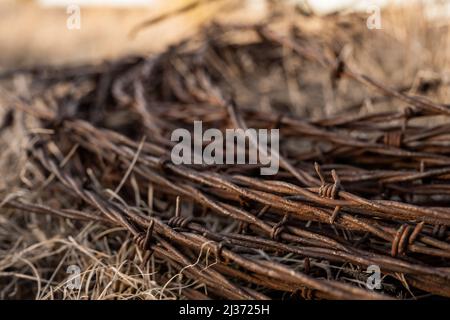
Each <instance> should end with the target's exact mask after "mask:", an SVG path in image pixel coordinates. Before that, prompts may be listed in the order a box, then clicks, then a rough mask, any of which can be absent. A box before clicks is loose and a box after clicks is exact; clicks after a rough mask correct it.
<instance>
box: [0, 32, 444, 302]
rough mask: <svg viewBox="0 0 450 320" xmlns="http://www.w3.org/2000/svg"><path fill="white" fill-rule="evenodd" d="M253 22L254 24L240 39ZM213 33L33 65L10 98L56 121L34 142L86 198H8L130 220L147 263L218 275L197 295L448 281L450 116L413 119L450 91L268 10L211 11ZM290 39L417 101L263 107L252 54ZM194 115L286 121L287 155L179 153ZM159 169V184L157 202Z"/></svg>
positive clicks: (277, 52)
mask: <svg viewBox="0 0 450 320" xmlns="http://www.w3.org/2000/svg"><path fill="white" fill-rule="evenodd" d="M244 32H248V33H251V34H252V35H253V36H256V40H253V41H251V42H248V43H235V42H233V41H230V40H229V37H230V35H233V34H235V33H244ZM202 40H203V41H200V44H198V43H199V41H198V39H194V40H192V41H191V42H192V43H191V42H190V41H189V40H187V41H184V42H182V43H180V44H179V45H175V46H173V47H171V48H170V49H168V50H167V51H166V52H163V53H161V54H159V55H154V56H151V57H147V58H135V59H124V60H118V61H116V62H113V63H110V64H109V65H104V66H102V67H99V66H93V67H92V69H89V68H88V67H86V66H83V67H82V68H83V69H82V70H80V72H77V71H76V69H74V68H71V69H67V70H64V69H61V70H60V72H59V73H56V72H52V73H50V74H49V73H46V74H45V76H42V75H40V72H39V71H38V70H33V72H32V73H31V74H28V76H29V77H31V79H32V81H31V84H30V87H29V90H30V97H29V98H27V99H21V98H14V99H13V100H12V101H11V105H12V108H13V110H15V112H26V113H28V114H30V115H31V116H33V117H34V118H36V119H38V120H39V121H40V123H41V125H42V127H43V128H46V129H49V130H51V131H52V134H51V135H48V134H47V135H46V134H39V133H35V132H34V133H32V132H30V137H31V138H32V139H31V140H32V141H33V143H32V144H30V146H29V148H28V152H29V158H30V160H31V161H33V163H34V164H35V165H37V166H39V167H40V170H42V172H43V173H44V174H47V175H49V174H52V175H54V176H55V179H54V180H52V181H51V182H50V185H51V187H52V190H59V191H60V192H64V193H67V192H68V193H69V195H70V197H72V198H73V199H81V200H82V201H83V203H84V206H85V207H84V208H83V209H82V210H81V209H79V208H77V210H75V209H73V208H70V206H69V207H65V206H64V205H63V206H62V208H60V209H54V208H51V207H50V206H46V205H38V204H35V203H29V202H26V199H13V200H8V201H5V203H4V206H6V207H9V208H14V209H18V210H26V211H30V212H34V213H40V214H53V215H58V216H61V217H64V218H69V219H80V220H92V221H98V222H100V223H109V224H112V225H117V226H121V227H123V228H125V229H126V230H127V231H128V232H129V233H130V235H131V238H132V239H133V240H134V241H135V243H136V246H137V247H138V248H139V250H142V251H147V252H148V254H147V256H146V257H145V259H144V261H143V262H144V263H146V261H147V260H148V257H149V256H150V255H153V256H155V257H156V258H157V259H158V263H160V264H162V265H163V264H166V265H168V266H170V267H171V268H173V269H175V270H177V271H179V272H180V274H182V275H183V277H187V278H189V279H190V280H192V281H197V282H200V283H202V284H204V285H205V286H206V287H207V292H208V294H205V292H203V291H201V290H200V289H193V288H187V289H186V295H187V296H189V297H194V298H199V297H201V298H206V297H212V298H216V297H217V298H229V299H267V298H278V297H280V293H285V292H289V293H291V294H292V295H293V296H298V297H300V298H303V299H313V298H321V299H384V298H397V297H404V296H405V295H409V293H410V292H412V291H411V290H413V291H414V293H417V294H420V293H423V292H427V293H432V294H435V295H441V296H446V297H450V268H449V267H450V265H449V261H450V260H449V259H450V242H449V239H450V233H449V231H448V226H450V207H449V205H448V204H449V203H448V199H449V196H450V185H449V182H448V181H449V180H450V166H449V165H450V143H449V141H450V126H449V125H448V124H446V123H445V122H444V123H440V124H433V123H431V124H430V123H427V124H421V122H420V121H418V122H414V124H412V121H411V120H423V119H425V118H427V117H431V116H441V117H445V119H447V118H448V116H449V115H450V107H449V106H446V105H443V104H438V103H434V102H431V101H429V100H428V99H424V98H419V97H417V96H413V95H410V94H408V93H405V90H403V89H402V90H397V89H393V88H391V87H388V86H386V85H384V84H383V83H382V82H380V81H378V80H376V79H373V78H372V77H369V76H367V75H364V74H362V73H360V72H358V71H355V69H354V67H350V66H349V65H347V64H346V63H345V61H343V60H341V59H334V58H330V56H329V55H326V54H325V52H327V50H326V47H321V46H320V45H312V44H311V42H309V41H305V40H304V39H303V38H299V37H296V36H295V34H289V35H281V34H279V33H277V32H276V31H274V30H272V29H271V28H270V26H267V25H264V26H260V25H256V26H232V27H230V26H220V25H213V26H212V27H211V28H208V30H206V31H205V32H204V34H203V38H202ZM322 45H323V44H322ZM283 48H289V49H290V50H292V51H293V52H294V54H295V55H296V56H297V57H298V58H299V59H305V60H308V61H311V63H314V64H316V65H317V66H319V67H320V68H322V69H323V70H324V72H329V73H330V74H332V75H334V76H333V77H334V78H335V81H342V78H350V79H352V81H355V82H358V83H360V84H361V85H362V86H366V87H370V88H375V89H377V90H378V91H379V93H380V94H381V95H382V96H383V97H384V98H385V99H386V100H387V101H389V102H391V103H392V104H394V102H395V101H396V100H399V101H402V102H403V103H405V104H406V105H407V107H405V108H404V109H403V110H393V111H389V112H375V113H369V114H364V115H355V114H354V113H348V114H346V113H339V114H337V115H334V116H329V117H327V118H322V119H318V120H317V119H316V120H308V119H305V118H304V117H302V118H300V117H298V116H296V115H295V114H293V113H291V112H282V111H279V110H275V109H272V110H270V111H267V110H259V109H257V108H255V107H252V106H251V103H249V101H253V100H252V99H254V98H255V97H254V95H252V94H248V96H246V97H244V96H241V94H242V92H243V91H245V90H244V88H245V87H246V86H247V85H248V83H246V82H245V81H244V79H246V78H247V77H249V76H250V75H252V73H253V72H254V69H252V68H251V67H249V65H257V66H261V65H264V63H263V62H264V61H265V62H268V61H270V63H271V65H272V67H273V68H279V69H280V70H282V69H283V68H284V66H283V53H282V51H283V50H282V49H283ZM246 64H247V68H248V69H249V70H250V71H248V70H246V67H245V65H246ZM262 69H264V68H262ZM251 70H253V71H251ZM53 73H54V74H53ZM13 74H14V73H13ZM21 74H23V72H21ZM25 74H27V73H26V72H25ZM52 74H53V75H52ZM337 74H338V75H339V76H337ZM104 77H108V79H109V80H108V81H107V85H105V82H102V79H104ZM252 79H253V80H252V81H256V82H258V81H260V80H261V79H259V78H258V76H256V75H252ZM58 88H60V89H58ZM86 88H87V89H86ZM83 90H85V91H83ZM361 90H363V89H361ZM61 92H62V93H61ZM242 95H244V94H242ZM99 97H100V98H99ZM99 99H100V100H99ZM43 101H46V102H47V103H44V106H45V107H44V108H43V107H42V105H43V104H42V102H43ZM98 109H101V112H102V114H101V115H99V114H95V113H96V112H97V111H98V112H100V110H98ZM196 120H200V121H203V124H204V125H205V126H208V127H215V128H219V129H221V130H224V129H226V128H241V129H245V128H266V129H270V128H274V127H277V128H279V129H280V132H281V141H280V155H279V156H280V166H281V168H282V170H280V172H279V173H278V174H277V175H275V176H274V177H271V178H267V177H264V176H258V175H257V174H256V173H255V172H256V171H255V168H258V165H256V166H238V165H211V166H206V165H175V164H173V163H172V162H171V161H170V150H171V147H172V146H173V145H174V144H173V142H172V141H171V140H170V133H171V132H172V131H173V130H174V129H176V128H187V129H188V130H191V125H192V123H193V121H196ZM143 136H144V137H145V139H142V137H143ZM73 145H78V146H79V147H78V148H77V149H76V151H75V152H73V154H72V155H71V157H70V159H69V160H68V161H67V162H66V163H65V166H64V167H62V166H60V165H59V164H60V159H58V156H57V155H56V154H55V148H58V150H60V153H62V154H67V153H68V152H69V150H70V149H71V148H72V146H73ZM293 145H294V146H295V147H293ZM55 146H56V147H55ZM298 150H301V152H300V151H298ZM87 169H89V170H91V172H92V173H93V174H91V175H89V174H87ZM131 172H132V173H133V177H134V179H135V181H134V182H132V181H131V179H128V177H129V173H131ZM329 181H332V182H329ZM37 183H38V184H39V182H37ZM149 185H151V186H153V187H154V189H153V190H155V191H154V193H152V197H151V201H150V202H151V203H145V201H143V200H142V199H145V197H146V195H145V190H147V188H148V186H149ZM117 186H121V188H118V189H116V187H117ZM47 187H49V186H47ZM112 190H117V192H113V191H112ZM136 193H138V194H139V197H135V196H133V194H136ZM111 194H112V195H113V196H111ZM136 199H141V200H140V202H139V200H136ZM184 201H186V202H188V203H189V204H191V205H190V208H187V206H186V207H184V206H183V203H184ZM66 203H67V204H68V203H69V202H67V201H66ZM325 262H326V263H325ZM325 264H326V265H327V266H325ZM346 264H351V265H353V266H356V267H357V268H358V270H359V274H360V275H362V278H364V269H365V268H366V267H367V266H370V265H378V266H379V267H380V269H381V270H382V272H383V274H384V275H385V276H387V279H388V280H389V281H391V282H392V283H394V284H395V286H394V287H395V288H396V289H394V292H389V293H388V292H384V293H381V292H378V293H377V292H372V291H369V290H367V289H365V287H364V286H362V287H360V286H358V285H357V284H355V283H357V282H356V281H355V283H352V282H349V281H345V280H342V279H340V278H339V271H338V270H340V269H342V268H343V267H342V266H343V265H346ZM331 268H333V269H332V270H331ZM330 270H331V271H330ZM333 271H336V272H333ZM333 273H334V274H333ZM161 279H166V277H165V276H164V275H161ZM405 281H406V283H407V285H408V286H409V288H407V289H403V286H404V283H405Z"/></svg>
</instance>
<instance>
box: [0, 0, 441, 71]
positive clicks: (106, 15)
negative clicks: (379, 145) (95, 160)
mask: <svg viewBox="0 0 450 320" xmlns="http://www.w3.org/2000/svg"><path fill="white" fill-rule="evenodd" d="M276 2H278V3H279V2H283V3H286V4H289V5H294V6H298V7H301V8H303V9H304V10H308V11H311V12H314V13H315V14H318V15H325V14H332V13H334V12H336V11H339V12H348V11H351V10H359V11H362V12H366V11H367V10H368V8H370V7H371V6H373V5H376V6H380V7H387V6H389V5H394V4H395V5H398V4H402V5H405V4H406V5H408V6H410V5H411V3H413V2H415V1H399V0H397V1H388V0H372V1H370V0H326V1H323V0H309V1H305V0H279V1H275V0H272V1H267V0H243V1H235V0H212V1H211V0H209V1H195V0H1V1H0V43H1V48H2V54H1V55H0V69H10V68H15V67H21V66H29V65H34V64H62V63H80V62H87V61H89V62H95V61H98V60H103V59H111V58H115V57H118V56H121V55H124V54H134V53H148V52H152V51H158V50H161V49H164V48H165V47H166V46H167V45H168V44H170V43H174V42H176V41H177V40H179V39H180V38H183V37H187V36H189V35H191V34H193V33H194V32H195V31H196V30H197V29H198V27H199V26H200V25H202V24H204V23H206V22H209V21H211V20H212V19H214V20H219V21H220V20H225V21H227V22H233V21H245V22H252V21H258V20H259V19H261V18H262V17H264V16H266V15H267V14H269V13H271V10H272V9H271V3H272V4H273V3H276ZM442 2H443V1H436V0H424V1H422V3H424V4H425V5H424V6H423V8H425V9H426V10H427V14H428V15H432V16H433V15H434V16H439V17H440V18H442V17H446V19H448V17H449V15H448V13H449V12H450V4H449V3H448V1H447V2H445V1H444V3H442ZM195 3H200V5H198V6H196V7H193V8H192V9H191V10H189V11H187V12H185V13H183V14H179V15H176V16H174V17H173V18H170V19H165V20H164V21H162V22H161V23H158V24H156V25H154V26H152V27H151V28H145V29H143V30H142V31H141V32H139V33H138V34H137V35H136V36H132V35H130V32H131V31H132V30H133V28H134V27H136V26H137V25H139V23H141V22H142V21H145V20H147V19H151V18H153V17H156V16H158V15H161V14H164V13H167V12H171V11H176V10H178V9H180V8H183V7H186V6H189V5H193V4H195ZM71 4H72V5H73V4H75V5H79V6H80V10H81V28H80V29H79V30H69V29H68V28H67V27H66V22H67V19H68V17H69V13H68V12H67V6H69V5H71ZM305 8H306V9H305ZM367 15H368V13H367Z"/></svg>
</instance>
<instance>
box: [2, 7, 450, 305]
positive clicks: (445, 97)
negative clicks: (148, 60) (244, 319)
mask: <svg viewBox="0 0 450 320" xmlns="http://www.w3.org/2000/svg"><path fill="white" fill-rule="evenodd" d="M1 6H3V8H2V11H1V14H2V15H3V17H5V18H2V19H0V20H1V21H2V22H1V23H2V24H6V25H10V24H11V23H12V21H14V24H16V25H17V26H18V28H14V30H11V29H10V30H7V32H5V31H3V32H1V33H0V42H1V43H2V44H3V45H4V47H3V48H4V49H3V50H4V52H3V53H2V56H1V57H0V59H1V60H0V65H1V66H3V67H11V66H17V65H29V64H34V63H38V64H46V63H48V62H51V63H66V62H79V61H86V60H98V59H103V58H113V57H117V56H120V55H123V54H129V53H130V52H145V51H149V50H160V49H162V48H163V47H164V46H166V45H167V44H168V43H171V42H173V41H175V40H176V39H179V37H182V36H186V35H188V34H190V33H192V32H194V31H195V28H196V27H197V26H198V21H190V22H188V21H189V19H191V18H186V17H184V18H181V19H182V20H180V22H179V23H180V24H181V25H182V26H183V27H181V28H180V27H172V28H168V25H167V24H166V23H164V24H162V25H159V26H156V27H154V28H151V29H149V30H146V31H144V32H143V33H142V34H140V35H139V37H138V38H137V39H135V40H130V39H129V38H128V37H127V35H128V31H129V30H130V29H131V28H132V27H133V26H134V25H135V22H136V21H140V20H141V19H142V18H146V17H147V14H146V13H142V12H139V11H133V10H130V11H126V12H125V13H124V12H120V13H119V12H116V11H111V10H108V11H107V12H106V11H105V10H104V9H102V10H101V12H99V11H96V10H89V12H87V13H86V16H85V17H84V21H83V29H82V30H81V31H80V33H78V34H75V33H71V32H69V31H67V30H66V29H65V28H64V26H65V15H64V13H62V12H61V11H60V10H52V11H46V12H42V11H39V12H36V10H35V9H32V8H26V9H24V8H20V10H21V11H22V10H24V11H22V12H21V13H20V15H19V16H18V10H19V8H18V7H17V6H16V5H8V4H2V5H1ZM185 19H188V20H185ZM168 23H169V22H168ZM172 23H173V21H172ZM301 23H302V24H304V25H305V26H306V27H307V28H308V29H309V32H311V33H314V32H320V33H327V34H329V36H330V37H333V36H334V30H335V28H336V26H334V25H330V24H329V23H327V21H326V20H322V19H319V18H311V19H310V20H306V22H301ZM180 24H178V25H180ZM56 25H61V26H62V27H55V26H56ZM186 25H189V28H185V26H186ZM337 27H338V28H348V29H349V31H348V34H349V38H348V39H347V40H349V39H359V41H354V40H352V42H349V44H348V46H347V49H348V53H347V52H344V53H345V54H349V55H352V56H353V59H354V62H355V63H356V64H357V65H358V66H363V68H364V71H365V72H368V73H370V74H373V75H374V76H375V77H378V78H381V79H389V82H390V83H394V84H398V85H399V86H401V85H404V84H405V82H406V83H412V82H414V81H415V83H417V86H419V85H420V83H421V79H432V78H438V79H441V80H442V81H444V85H442V86H440V87H439V89H437V90H433V89H432V90H431V91H430V92H429V93H428V94H429V96H430V97H432V98H433V100H434V101H437V102H448V101H449V100H450V74H449V73H448V71H446V70H450V68H449V67H450V48H449V46H450V33H449V32H448V28H449V26H448V25H442V24H435V23H431V22H429V21H427V20H426V19H425V18H424V16H423V15H421V13H420V11H417V10H411V11H405V10H401V11H396V10H391V11H386V12H385V13H384V14H383V28H384V29H383V30H381V31H369V30H367V29H366V28H365V21H364V20H363V19H359V18H356V17H342V23H341V24H340V25H339V26H337ZM0 30H5V28H2V27H0ZM94 31H95V32H94ZM161 34H163V35H164V36H160V35H161ZM350 35H351V37H350ZM55 39H58V40H57V41H55ZM155 39H156V40H155ZM344 40H345V39H343V41H344ZM56 42H57V44H56ZM309 76H310V77H311V78H312V79H313V78H314V75H313V74H311V75H309ZM313 80H314V79H313ZM20 81H21V80H20V79H16V84H15V88H16V90H20V87H21V85H20ZM327 85H328V84H327V83H320V82H319V83H317V86H316V87H315V88H319V89H317V90H316V92H315V93H314V92H312V91H307V92H305V91H302V90H300V92H301V94H300V95H298V94H297V95H293V96H292V97H290V99H296V101H297V102H298V105H299V110H297V112H298V113H299V114H305V113H309V114H312V115H315V114H316V115H319V114H323V113H324V112H330V113H335V112H337V111H339V110H340V108H342V107H343V101H338V102H332V99H328V98H327V97H329V95H328V92H327ZM348 85H349V83H346V82H345V81H343V82H342V83H341V88H340V90H344V91H345V90H347V91H348V92H350V93H349V95H350V94H351V95H352V97H353V99H354V101H358V94H357V93H354V92H351V91H352V90H351V88H348V87H346V86H348ZM1 107H2V105H0V112H3V110H2V108H1ZM365 108H366V110H367V109H370V108H371V105H370V103H367V104H366V106H365ZM1 116H2V117H1V118H3V116H4V114H1ZM26 121H29V120H28V119H26V118H25V116H24V118H22V119H15V125H14V126H12V127H11V128H10V129H8V130H4V131H2V132H1V135H0V152H1V154H2V156H1V158H0V175H1V176H2V179H0V199H3V198H4V197H7V196H14V194H16V193H20V192H21V189H20V188H21V186H23V185H27V178H26V177H25V176H24V175H23V174H22V173H23V172H24V168H27V170H28V171H29V172H33V168H31V167H30V166H31V165H30V164H29V163H26V162H25V161H24V159H25V157H24V148H23V146H24V145H25V144H26V143H30V141H27V140H26V137H24V136H23V130H21V126H22V125H23V123H24V122H26ZM39 192H40V190H36V192H35V193H34V194H32V195H28V197H30V199H32V200H33V201H36V202H39V201H40V197H41V196H42V195H41V194H40V193H39ZM46 197H48V195H46ZM141 262H142V254H141V252H140V250H139V249H137V248H136V246H135V245H134V244H133V243H131V242H130V241H129V240H128V238H127V234H126V233H125V232H124V231H123V230H120V229H111V228H108V227H105V226H102V225H101V224H96V223H80V222H73V221H70V220H66V219H61V218H55V217H50V216H39V215H36V214H29V213H26V212H18V211H16V210H6V209H4V208H0V299H11V298H27V299H33V298H36V299H175V298H180V297H181V295H180V290H179V289H180V287H181V286H185V285H190V286H201V285H199V284H195V283H189V284H186V283H184V282H183V280H182V281H181V282H180V281H179V280H180V279H179V277H174V276H176V272H171V271H170V270H168V271H167V270H166V271H165V272H166V274H164V275H162V274H160V273H158V270H155V269H154V268H152V266H153V265H154V264H153V263H152V262H151V263H150V264H148V265H147V266H146V267H145V269H142V268H141ZM71 264H76V265H78V266H79V267H80V268H81V270H82V284H83V287H82V289H81V290H79V291H70V290H67V289H66V288H65V283H66V281H67V277H68V274H67V273H66V269H67V267H68V266H69V265H71ZM169 279H171V281H168V280H169ZM161 284H166V285H161Z"/></svg>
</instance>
